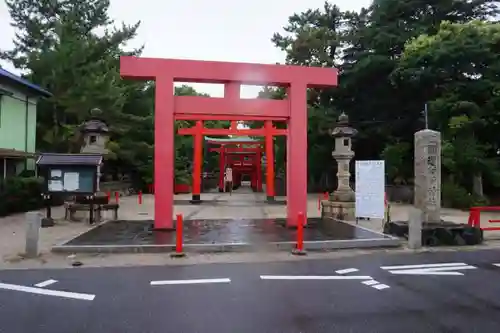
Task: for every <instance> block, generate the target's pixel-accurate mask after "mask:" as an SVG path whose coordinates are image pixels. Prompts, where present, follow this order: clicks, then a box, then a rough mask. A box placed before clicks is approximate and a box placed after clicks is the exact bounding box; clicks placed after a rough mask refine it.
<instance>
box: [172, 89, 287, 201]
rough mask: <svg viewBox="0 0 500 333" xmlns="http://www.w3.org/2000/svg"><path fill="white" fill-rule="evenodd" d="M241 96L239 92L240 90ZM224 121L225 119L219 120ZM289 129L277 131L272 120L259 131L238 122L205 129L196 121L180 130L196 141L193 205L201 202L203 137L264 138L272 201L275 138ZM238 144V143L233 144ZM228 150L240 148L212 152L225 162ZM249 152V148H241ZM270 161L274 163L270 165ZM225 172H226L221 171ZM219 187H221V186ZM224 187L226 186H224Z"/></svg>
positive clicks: (267, 188)
mask: <svg viewBox="0 0 500 333" xmlns="http://www.w3.org/2000/svg"><path fill="white" fill-rule="evenodd" d="M238 96H239V90H238ZM218 120H223V119H218ZM287 133H288V131H287V129H277V128H275V127H274V126H273V122H272V120H266V121H265V122H264V127H263V128H257V129H247V128H244V129H238V128H237V124H236V121H231V127H230V128H205V127H204V125H203V121H202V120H198V121H196V124H195V126H193V127H189V128H179V129H178V130H177V134H179V135H192V136H193V139H194V153H193V175H192V176H193V180H192V183H193V186H192V201H191V202H192V203H199V202H200V201H201V173H202V170H201V169H202V165H203V161H202V155H203V154H202V150H203V137H204V136H214V135H215V136H217V135H234V136H264V137H265V141H264V145H265V153H266V157H267V160H268V164H267V170H266V171H267V172H266V193H267V199H268V200H270V201H272V200H274V196H275V189H274V139H273V138H274V136H278V135H285V136H286V135H287ZM233 143H236V142H233ZM241 144H246V145H248V144H251V145H255V144H257V143H247V142H241ZM228 149H233V150H234V149H238V148H225V149H222V148H213V149H211V150H212V151H218V152H219V153H220V154H221V156H220V158H221V160H224V155H225V154H226V153H227V152H228ZM240 149H245V150H248V149H249V148H240ZM269 161H272V163H270V162H269ZM222 168H223V167H222ZM220 171H221V172H224V170H222V169H221V170H220ZM219 186H221V185H220V184H219ZM222 186H224V185H222Z"/></svg>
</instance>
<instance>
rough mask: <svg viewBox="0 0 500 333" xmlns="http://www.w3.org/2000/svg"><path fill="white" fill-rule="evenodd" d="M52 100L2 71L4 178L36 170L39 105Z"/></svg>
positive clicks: (0, 161)
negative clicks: (42, 101) (41, 100)
mask: <svg viewBox="0 0 500 333" xmlns="http://www.w3.org/2000/svg"><path fill="white" fill-rule="evenodd" d="M51 96H52V94H51V93H50V92H48V91H46V90H45V89H43V88H41V87H39V86H37V85H35V84H33V83H31V82H29V81H28V80H25V79H23V78H22V77H20V76H17V75H15V74H13V73H11V72H9V71H7V70H5V69H3V68H1V67H0V178H6V177H8V176H13V175H16V174H19V173H21V172H22V171H23V170H34V169H35V163H34V158H35V148H36V119H37V104H38V101H39V100H40V99H41V98H49V97H51Z"/></svg>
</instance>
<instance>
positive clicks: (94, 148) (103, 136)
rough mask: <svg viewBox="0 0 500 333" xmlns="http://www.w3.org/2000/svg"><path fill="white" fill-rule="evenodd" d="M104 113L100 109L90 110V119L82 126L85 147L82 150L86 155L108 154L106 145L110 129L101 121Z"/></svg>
mask: <svg viewBox="0 0 500 333" xmlns="http://www.w3.org/2000/svg"><path fill="white" fill-rule="evenodd" d="M101 115H102V111H101V110H100V109H97V108H95V109H92V110H90V119H89V120H88V121H86V122H84V123H83V124H82V126H81V127H80V132H81V134H82V137H83V145H82V147H81V149H80V152H81V153H84V154H102V155H105V154H107V153H108V150H107V149H106V144H107V143H108V140H109V128H108V125H106V123H105V122H104V121H102V120H101Z"/></svg>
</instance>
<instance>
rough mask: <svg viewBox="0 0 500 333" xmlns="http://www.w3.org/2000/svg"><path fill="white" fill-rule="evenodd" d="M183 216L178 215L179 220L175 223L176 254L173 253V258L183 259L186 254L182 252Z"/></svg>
mask: <svg viewBox="0 0 500 333" xmlns="http://www.w3.org/2000/svg"><path fill="white" fill-rule="evenodd" d="M182 228H183V223H182V214H177V220H176V223H175V252H174V253H171V254H170V256H171V257H172V258H182V257H185V256H186V254H185V253H184V252H183V251H182V240H183V239H182Z"/></svg>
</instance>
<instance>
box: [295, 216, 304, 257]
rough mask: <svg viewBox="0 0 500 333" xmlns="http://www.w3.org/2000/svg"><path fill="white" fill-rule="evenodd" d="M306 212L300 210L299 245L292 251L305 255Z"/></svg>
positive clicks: (298, 222) (298, 218)
mask: <svg viewBox="0 0 500 333" xmlns="http://www.w3.org/2000/svg"><path fill="white" fill-rule="evenodd" d="M304 224H305V221H304V213H302V212H300V213H299V214H298V216H297V245H296V248H295V249H294V250H293V251H292V253H293V254H295V255H304V254H306V252H305V251H304Z"/></svg>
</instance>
